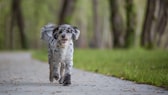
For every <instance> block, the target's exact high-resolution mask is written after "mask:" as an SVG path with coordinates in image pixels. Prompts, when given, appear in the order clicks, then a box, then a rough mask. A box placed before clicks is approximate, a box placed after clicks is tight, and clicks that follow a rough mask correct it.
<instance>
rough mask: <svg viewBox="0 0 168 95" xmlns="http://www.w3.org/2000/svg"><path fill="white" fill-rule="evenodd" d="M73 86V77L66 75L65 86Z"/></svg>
mask: <svg viewBox="0 0 168 95" xmlns="http://www.w3.org/2000/svg"><path fill="white" fill-rule="evenodd" d="M70 84H71V75H70V74H66V75H65V77H64V81H63V86H68V85H70Z"/></svg>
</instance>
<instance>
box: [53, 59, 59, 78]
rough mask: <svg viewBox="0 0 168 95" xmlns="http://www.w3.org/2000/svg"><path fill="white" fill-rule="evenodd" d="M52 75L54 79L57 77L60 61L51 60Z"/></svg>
mask: <svg viewBox="0 0 168 95" xmlns="http://www.w3.org/2000/svg"><path fill="white" fill-rule="evenodd" d="M53 63H54V64H53V67H54V68H53V77H54V78H55V80H58V79H59V76H60V64H61V63H60V62H59V61H54V62H53Z"/></svg>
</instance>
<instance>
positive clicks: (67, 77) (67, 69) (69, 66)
mask: <svg viewBox="0 0 168 95" xmlns="http://www.w3.org/2000/svg"><path fill="white" fill-rule="evenodd" d="M72 66H73V62H72V60H66V61H65V74H64V81H63V85H64V86H67V85H70V84H71V71H72Z"/></svg>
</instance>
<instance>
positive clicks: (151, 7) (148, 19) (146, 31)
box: [141, 0, 157, 48]
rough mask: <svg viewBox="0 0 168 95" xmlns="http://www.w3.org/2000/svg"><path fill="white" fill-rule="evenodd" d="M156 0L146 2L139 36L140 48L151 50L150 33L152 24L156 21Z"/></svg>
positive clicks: (151, 39)
mask: <svg viewBox="0 0 168 95" xmlns="http://www.w3.org/2000/svg"><path fill="white" fill-rule="evenodd" d="M156 4H157V0H148V1H147V9H146V16H145V21H144V25H143V30H142V34H141V46H142V47H146V48H153V42H152V41H153V38H152V36H151V34H152V32H154V31H152V23H154V21H155V20H156V18H155V9H156Z"/></svg>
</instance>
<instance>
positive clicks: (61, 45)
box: [41, 24, 80, 86]
mask: <svg viewBox="0 0 168 95" xmlns="http://www.w3.org/2000/svg"><path fill="white" fill-rule="evenodd" d="M79 35H80V31H79V30H78V29H77V27H74V26H71V25H68V24H63V25H59V26H56V25H54V24H47V25H45V26H44V27H43V28H42V30H41V39H42V40H44V41H45V42H47V44H48V60H49V67H50V76H49V80H50V82H53V79H54V78H55V79H56V80H59V83H60V84H63V85H64V86H66V85H70V84H71V69H72V66H73V52H74V48H73V41H74V40H77V39H78V37H79Z"/></svg>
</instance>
